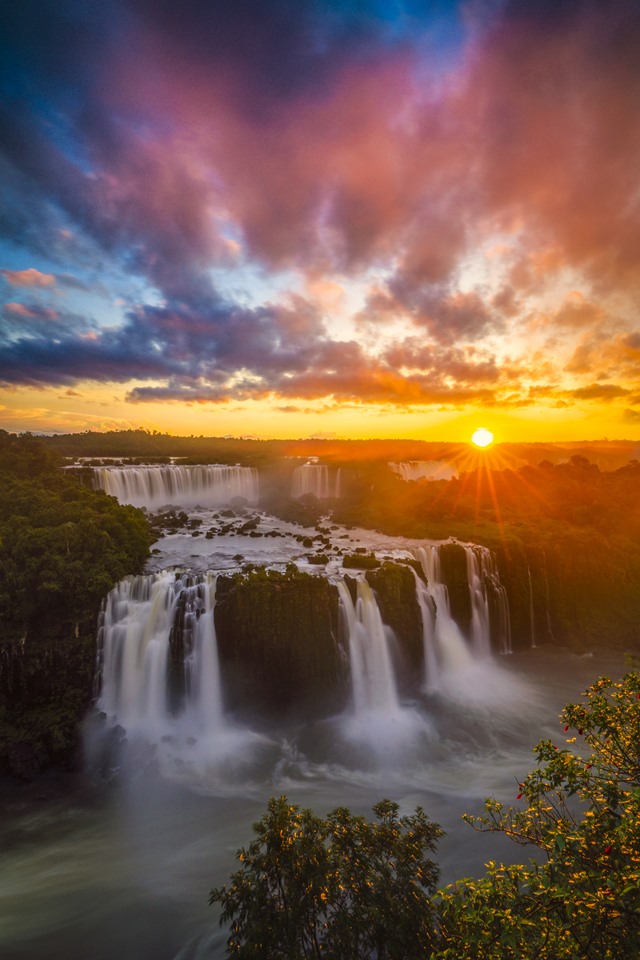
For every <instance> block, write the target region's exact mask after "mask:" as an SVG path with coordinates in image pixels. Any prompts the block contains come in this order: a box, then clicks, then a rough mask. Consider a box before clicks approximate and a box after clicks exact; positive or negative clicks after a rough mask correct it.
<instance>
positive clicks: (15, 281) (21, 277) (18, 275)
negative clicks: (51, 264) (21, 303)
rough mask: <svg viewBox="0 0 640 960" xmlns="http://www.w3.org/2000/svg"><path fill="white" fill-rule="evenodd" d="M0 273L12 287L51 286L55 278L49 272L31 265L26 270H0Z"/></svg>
mask: <svg viewBox="0 0 640 960" xmlns="http://www.w3.org/2000/svg"><path fill="white" fill-rule="evenodd" d="M0 274H1V275H2V276H3V277H4V278H5V280H6V281H7V282H8V283H10V284H11V286H12V287H52V286H53V285H54V284H55V282H56V278H55V277H54V276H53V274H51V273H42V272H41V271H40V270H36V269H34V268H33V267H29V269H28V270H0Z"/></svg>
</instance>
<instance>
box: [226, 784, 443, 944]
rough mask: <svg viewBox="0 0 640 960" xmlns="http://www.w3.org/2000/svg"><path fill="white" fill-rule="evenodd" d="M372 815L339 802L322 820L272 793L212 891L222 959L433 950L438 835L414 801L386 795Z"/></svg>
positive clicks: (440, 832) (433, 825) (436, 827)
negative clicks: (404, 805)
mask: <svg viewBox="0 0 640 960" xmlns="http://www.w3.org/2000/svg"><path fill="white" fill-rule="evenodd" d="M373 812H374V814H375V816H376V819H375V820H374V821H368V820H367V819H366V818H364V817H358V816H354V815H352V814H351V813H350V812H349V810H347V809H345V808H344V807H340V808H338V809H336V810H334V811H333V812H331V813H330V814H329V815H328V816H327V817H326V818H324V819H323V818H321V817H318V816H316V815H315V814H313V813H312V812H311V811H310V810H299V808H298V807H297V806H296V805H295V804H290V803H289V802H288V800H287V798H286V797H280V798H279V799H275V798H272V799H271V800H270V801H269V805H268V809H267V813H266V814H265V815H264V817H263V818H262V819H261V820H260V821H258V822H257V823H255V824H254V826H253V829H254V833H255V834H256V838H255V839H254V840H253V842H252V843H251V844H250V845H249V847H248V848H247V849H244V848H243V849H241V850H240V851H239V852H238V854H237V858H238V860H239V861H240V863H241V864H242V867H241V869H240V870H238V871H237V872H236V873H234V874H233V875H232V877H231V880H230V883H229V884H228V885H226V886H224V887H221V888H219V889H215V890H212V891H211V895H210V901H209V902H210V903H212V904H213V903H216V902H219V903H220V904H221V905H222V911H221V918H220V922H221V924H222V923H226V922H228V921H231V930H230V935H229V939H228V941H227V950H228V955H229V956H232V957H240V958H243V960H253V958H255V960H276V958H278V960H299V958H316V957H323V958H327V960H360V958H362V960H364V958H368V957H373V956H375V957H377V958H378V960H385V958H386V960H399V958H404V960H411V958H416V960H418V958H423V957H425V956H429V953H430V950H431V949H432V947H433V946H434V943H435V940H434V930H435V913H434V908H433V906H432V895H433V893H434V892H435V885H436V882H437V878H438V874H439V871H438V868H437V867H436V865H435V863H434V862H433V861H432V860H431V859H429V857H428V856H427V855H426V854H427V852H431V851H433V850H434V848H435V843H436V841H437V839H438V838H439V837H440V836H441V835H442V831H441V830H440V828H439V826H438V825H437V824H435V823H432V822H431V821H430V820H429V819H428V818H427V816H426V815H425V813H424V811H423V810H422V809H421V808H420V807H418V808H417V809H416V811H415V813H414V814H413V815H411V816H403V817H400V816H399V815H398V804H397V803H393V802H391V801H390V800H382V801H381V802H380V803H377V804H376V805H375V806H374V807H373Z"/></svg>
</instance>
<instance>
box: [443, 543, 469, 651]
mask: <svg viewBox="0 0 640 960" xmlns="http://www.w3.org/2000/svg"><path fill="white" fill-rule="evenodd" d="M440 569H441V575H442V580H443V582H444V583H446V585H447V591H448V594H449V604H450V609H451V616H452V617H453V619H454V620H455V621H456V623H457V624H458V626H459V627H460V629H461V630H462V631H463V633H464V634H465V635H468V634H469V628H470V624H471V597H470V595H469V578H468V575H467V554H466V552H465V549H464V547H463V546H462V544H460V543H443V544H442V545H441V547H440Z"/></svg>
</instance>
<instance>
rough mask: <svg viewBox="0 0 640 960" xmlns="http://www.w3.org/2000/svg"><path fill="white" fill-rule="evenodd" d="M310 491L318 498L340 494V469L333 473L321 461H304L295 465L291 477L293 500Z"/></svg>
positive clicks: (324, 498)
mask: <svg viewBox="0 0 640 960" xmlns="http://www.w3.org/2000/svg"><path fill="white" fill-rule="evenodd" d="M307 493H312V494H313V495H314V496H316V497H317V498H318V499H319V500H327V499H329V498H330V497H339V496H340V469H339V468H338V469H337V470H336V471H335V474H334V473H333V472H332V471H331V470H329V467H327V466H326V465H324V464H321V463H305V464H303V465H302V466H301V467H296V469H295V470H294V471H293V476H292V478H291V496H292V498H293V499H294V500H295V499H297V498H298V497H303V496H304V495H305V494H307Z"/></svg>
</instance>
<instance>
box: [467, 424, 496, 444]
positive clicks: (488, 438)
mask: <svg viewBox="0 0 640 960" xmlns="http://www.w3.org/2000/svg"><path fill="white" fill-rule="evenodd" d="M471 441H472V443H475V445H476V447H488V446H489V444H491V443H493V434H492V433H491V430H486V429H485V427H479V428H478V429H477V430H476V432H475V433H474V434H473V436H472V437H471Z"/></svg>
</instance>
